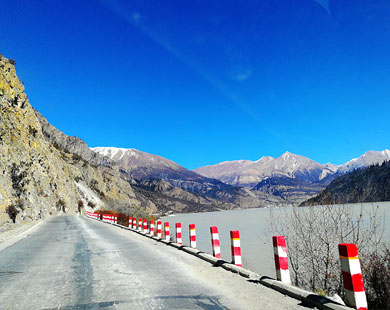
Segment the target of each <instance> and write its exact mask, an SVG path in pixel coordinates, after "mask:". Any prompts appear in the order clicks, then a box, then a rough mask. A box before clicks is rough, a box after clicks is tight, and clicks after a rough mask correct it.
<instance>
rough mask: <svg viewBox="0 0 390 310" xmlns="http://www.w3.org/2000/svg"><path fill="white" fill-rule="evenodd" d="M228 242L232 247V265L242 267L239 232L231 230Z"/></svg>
mask: <svg viewBox="0 0 390 310" xmlns="http://www.w3.org/2000/svg"><path fill="white" fill-rule="evenodd" d="M230 240H231V245H232V264H234V265H236V266H238V267H242V260H241V244H240V232H239V231H238V230H231V231H230Z"/></svg>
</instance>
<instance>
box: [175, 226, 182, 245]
mask: <svg viewBox="0 0 390 310" xmlns="http://www.w3.org/2000/svg"><path fill="white" fill-rule="evenodd" d="M176 243H177V244H183V239H182V237H181V223H176Z"/></svg>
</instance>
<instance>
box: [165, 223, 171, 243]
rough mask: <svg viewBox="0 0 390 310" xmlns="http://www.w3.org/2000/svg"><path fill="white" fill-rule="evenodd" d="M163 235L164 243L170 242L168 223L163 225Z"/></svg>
mask: <svg viewBox="0 0 390 310" xmlns="http://www.w3.org/2000/svg"><path fill="white" fill-rule="evenodd" d="M164 233H165V241H171V236H170V232H169V222H165V223H164Z"/></svg>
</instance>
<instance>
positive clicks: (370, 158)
mask: <svg viewBox="0 0 390 310" xmlns="http://www.w3.org/2000/svg"><path fill="white" fill-rule="evenodd" d="M387 160H390V150H384V151H368V152H366V153H364V154H363V155H362V156H360V157H358V158H354V159H351V160H350V161H349V162H347V163H345V164H344V165H341V166H339V167H338V171H339V172H341V173H346V172H350V171H353V170H355V169H362V168H367V167H369V166H371V165H374V164H382V163H383V162H384V161H387Z"/></svg>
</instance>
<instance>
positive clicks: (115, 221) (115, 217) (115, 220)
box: [114, 215, 118, 224]
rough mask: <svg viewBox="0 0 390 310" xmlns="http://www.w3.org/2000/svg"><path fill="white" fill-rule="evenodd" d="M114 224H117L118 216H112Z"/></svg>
mask: <svg viewBox="0 0 390 310" xmlns="http://www.w3.org/2000/svg"><path fill="white" fill-rule="evenodd" d="M114 223H115V224H118V215H114Z"/></svg>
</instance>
